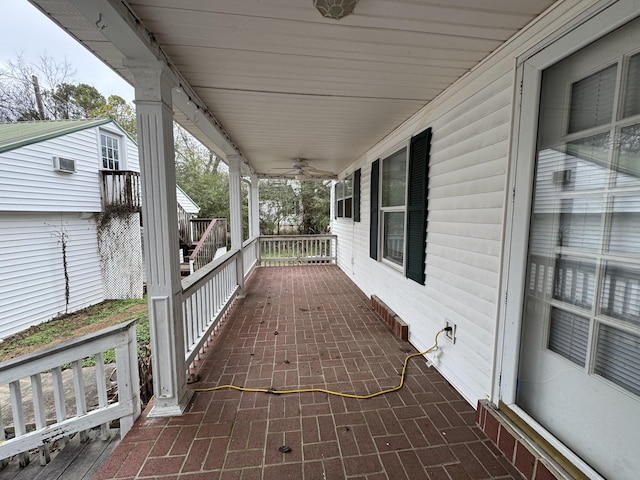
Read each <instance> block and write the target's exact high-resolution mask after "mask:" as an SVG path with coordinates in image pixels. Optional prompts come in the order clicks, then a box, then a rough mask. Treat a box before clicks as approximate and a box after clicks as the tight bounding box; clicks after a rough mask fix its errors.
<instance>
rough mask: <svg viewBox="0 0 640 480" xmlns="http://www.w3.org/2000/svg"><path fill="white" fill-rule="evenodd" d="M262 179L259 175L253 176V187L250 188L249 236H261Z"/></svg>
mask: <svg viewBox="0 0 640 480" xmlns="http://www.w3.org/2000/svg"><path fill="white" fill-rule="evenodd" d="M259 182H260V179H259V178H258V176H257V175H252V176H251V188H250V189H249V238H253V237H258V236H260V190H259V187H258V186H259V184H260V183H259Z"/></svg>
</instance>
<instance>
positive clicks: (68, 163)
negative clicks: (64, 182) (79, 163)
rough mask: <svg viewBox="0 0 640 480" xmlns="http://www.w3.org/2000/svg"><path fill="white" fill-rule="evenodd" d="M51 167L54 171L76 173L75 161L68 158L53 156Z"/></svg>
mask: <svg viewBox="0 0 640 480" xmlns="http://www.w3.org/2000/svg"><path fill="white" fill-rule="evenodd" d="M53 169H54V170H55V171H56V172H65V173H76V161H75V160H71V159H69V158H62V157H53Z"/></svg>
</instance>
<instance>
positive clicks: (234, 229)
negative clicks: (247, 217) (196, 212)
mask: <svg viewBox="0 0 640 480" xmlns="http://www.w3.org/2000/svg"><path fill="white" fill-rule="evenodd" d="M227 161H228V162H229V217H230V221H231V248H232V249H235V248H237V249H238V250H240V255H238V259H237V260H236V267H237V272H238V285H240V291H239V292H238V296H239V297H240V298H243V297H244V265H243V262H242V185H241V174H240V167H241V165H242V157H240V156H239V155H229V156H228V157H227Z"/></svg>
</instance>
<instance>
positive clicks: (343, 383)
mask: <svg viewBox="0 0 640 480" xmlns="http://www.w3.org/2000/svg"><path fill="white" fill-rule="evenodd" d="M414 351H415V350H414V349H413V348H412V347H411V345H410V344H409V343H407V342H403V341H402V340H400V339H398V338H397V337H396V336H395V335H394V334H393V333H392V332H391V331H390V330H389V329H388V327H387V326H386V324H385V323H384V322H383V321H382V320H381V319H380V318H378V317H377V315H376V314H375V313H374V311H373V310H372V309H371V307H370V302H369V300H368V299H367V298H366V297H365V296H364V295H363V293H362V292H361V291H360V290H358V288H357V287H356V286H355V285H354V284H353V283H352V282H351V281H350V280H349V278H348V277H347V276H346V275H345V274H344V273H342V272H341V271H340V270H339V269H338V268H337V267H335V266H308V267H263V268H259V269H257V271H256V272H255V273H254V275H253V277H252V278H251V279H250V281H249V282H248V284H247V288H246V298H244V299H242V300H240V301H238V302H237V304H236V305H235V307H234V309H233V312H232V313H231V315H230V316H229V318H228V320H227V321H226V322H225V324H224V326H223V328H222V329H221V330H220V332H219V333H218V335H217V336H216V338H215V341H214V342H213V344H212V346H211V347H210V349H209V354H208V356H207V358H206V359H205V361H204V362H203V365H202V367H201V370H200V372H199V373H200V376H201V381H200V383H199V384H196V385H193V388H207V387H212V386H215V385H220V384H226V383H232V384H235V385H240V386H247V387H262V388H274V389H298V388H305V387H323V388H327V389H331V390H338V391H343V392H349V393H358V394H366V393H370V392H373V391H378V390H380V389H384V388H389V387H391V386H394V385H397V383H398V381H399V379H400V376H399V373H400V371H401V368H402V362H403V360H404V358H405V356H406V355H407V353H408V352H414ZM474 418H475V413H474V410H473V408H472V407H471V406H470V405H469V404H468V403H467V402H465V401H464V400H463V399H462V398H461V397H460V395H459V394H458V393H457V392H456V391H455V390H454V389H453V388H452V387H451V386H450V385H449V384H448V383H447V382H446V381H445V380H444V379H443V378H442V376H440V375H439V374H438V372H437V371H435V370H434V369H429V368H427V367H426V365H425V362H424V361H422V360H420V359H414V360H412V361H411V363H410V365H409V369H408V377H407V381H406V385H405V387H404V388H403V389H402V390H401V391H399V392H395V393H391V394H387V395H384V396H381V397H376V398H373V399H369V400H356V399H348V398H340V397H335V396H329V395H326V394H324V393H300V394H291V395H272V394H265V393H250V392H237V391H217V392H197V393H195V395H194V399H193V400H192V401H191V404H190V406H189V408H188V409H187V412H185V415H183V416H180V417H173V418H147V417H146V416H144V415H143V416H142V417H141V418H140V419H139V420H138V422H136V425H135V426H134V428H133V429H132V430H131V431H130V432H129V434H128V435H127V437H126V438H125V440H124V441H123V442H122V443H121V444H120V445H119V446H118V447H117V448H116V450H115V451H114V453H113V455H112V456H111V457H110V458H109V460H107V462H106V463H105V464H104V465H103V467H102V469H101V470H100V471H99V472H98V474H97V476H96V479H97V480H107V479H130V478H136V479H143V478H149V479H150V478H154V479H166V480H168V479H180V480H186V479H189V480H198V479H207V480H227V479H239V480H247V479H260V480H281V479H304V480H315V479H318V480H340V479H350V480H356V479H368V480H383V479H388V480H396V479H398V480H400V479H410V480H420V479H429V480H440V479H442V480H464V479H473V480H479V479H520V478H521V477H520V476H519V474H518V473H517V472H516V470H515V469H514V468H513V467H512V466H511V465H510V464H509V463H508V462H507V460H506V459H505V457H504V456H503V455H502V453H501V452H500V451H499V450H498V449H497V448H496V447H495V446H494V445H493V444H492V443H491V442H490V440H489V439H488V438H487V437H486V435H485V434H484V433H483V432H482V431H481V430H480V429H479V428H478V427H477V426H476V425H475V422H474ZM282 446H288V447H289V448H290V449H291V450H290V451H289V452H287V453H282V452H281V451H279V449H280V447H282Z"/></svg>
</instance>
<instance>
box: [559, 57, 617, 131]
mask: <svg viewBox="0 0 640 480" xmlns="http://www.w3.org/2000/svg"><path fill="white" fill-rule="evenodd" d="M616 70H617V65H611V66H610V67H608V68H605V69H604V70H601V71H600V72H597V73H594V74H593V75H590V76H588V77H587V78H585V79H583V80H580V81H579V82H576V83H574V84H573V85H572V86H571V111H570V113H569V133H572V132H578V131H580V130H585V129H587V128H591V127H597V126H598V125H604V124H607V123H609V122H610V121H611V116H612V112H613V95H614V93H615V86H616Z"/></svg>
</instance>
